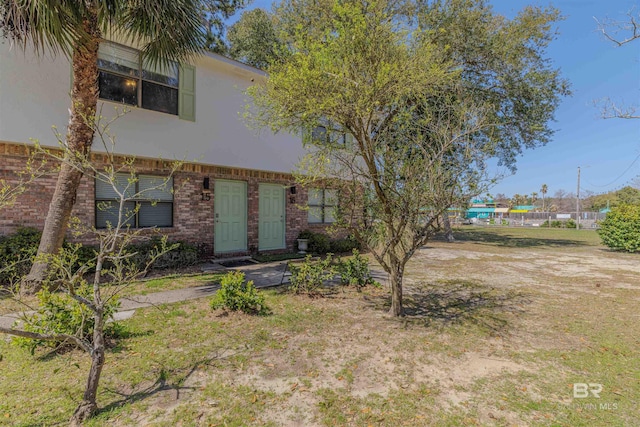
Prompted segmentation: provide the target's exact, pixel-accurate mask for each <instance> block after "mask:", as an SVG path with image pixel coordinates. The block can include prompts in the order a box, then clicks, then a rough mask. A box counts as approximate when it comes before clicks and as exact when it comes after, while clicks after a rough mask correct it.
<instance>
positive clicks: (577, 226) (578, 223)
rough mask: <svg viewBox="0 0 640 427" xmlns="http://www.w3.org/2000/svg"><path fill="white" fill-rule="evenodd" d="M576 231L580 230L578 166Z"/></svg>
mask: <svg viewBox="0 0 640 427" xmlns="http://www.w3.org/2000/svg"><path fill="white" fill-rule="evenodd" d="M576 219H577V221H576V230H580V166H578V191H577V192H576Z"/></svg>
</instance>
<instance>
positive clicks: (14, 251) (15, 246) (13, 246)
mask: <svg viewBox="0 0 640 427" xmlns="http://www.w3.org/2000/svg"><path fill="white" fill-rule="evenodd" d="M40 236H41V233H40V231H38V230H36V229H35V228H19V229H18V230H17V231H16V232H15V233H14V234H10V235H7V236H0V285H9V284H12V283H15V282H16V281H17V280H18V279H19V278H21V277H22V276H24V275H25V274H27V273H29V270H31V264H33V257H34V256H35V255H36V252H37V251H38V244H39V243H40Z"/></svg>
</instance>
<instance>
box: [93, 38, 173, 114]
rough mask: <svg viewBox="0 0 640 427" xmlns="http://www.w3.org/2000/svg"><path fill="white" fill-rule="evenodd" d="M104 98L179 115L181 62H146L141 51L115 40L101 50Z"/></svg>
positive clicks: (99, 65) (107, 43)
mask: <svg viewBox="0 0 640 427" xmlns="http://www.w3.org/2000/svg"><path fill="white" fill-rule="evenodd" d="M98 70H99V78H98V85H99V88H100V98H102V99H107V100H109V101H115V102H121V103H123V104H128V105H133V106H136V107H141V108H145V109H147V110H154V111H161V112H163V113H168V114H174V115H178V88H179V76H178V64H177V63H175V62H170V63H169V64H162V65H161V64H160V63H158V64H155V65H153V64H145V63H143V61H142V56H141V54H140V51H138V50H136V49H132V48H130V47H127V46H122V45H119V44H116V43H111V42H102V43H100V47H99V49H98Z"/></svg>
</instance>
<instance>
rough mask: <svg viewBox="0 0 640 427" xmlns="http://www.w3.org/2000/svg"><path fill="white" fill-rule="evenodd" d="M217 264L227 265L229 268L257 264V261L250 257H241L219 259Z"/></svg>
mask: <svg viewBox="0 0 640 427" xmlns="http://www.w3.org/2000/svg"><path fill="white" fill-rule="evenodd" d="M217 264H220V265H221V266H223V267H227V268H235V267H244V266H246V265H255V264H256V263H255V262H253V261H250V260H248V259H241V260H236V261H218V262H217Z"/></svg>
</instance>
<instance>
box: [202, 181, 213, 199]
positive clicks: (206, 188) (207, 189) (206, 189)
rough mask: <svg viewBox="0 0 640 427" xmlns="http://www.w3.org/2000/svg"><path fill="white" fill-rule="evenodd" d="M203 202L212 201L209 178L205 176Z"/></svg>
mask: <svg viewBox="0 0 640 427" xmlns="http://www.w3.org/2000/svg"><path fill="white" fill-rule="evenodd" d="M201 195H202V200H204V201H209V200H211V190H210V181H209V177H208V176H205V177H204V179H203V180H202V194H201Z"/></svg>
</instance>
